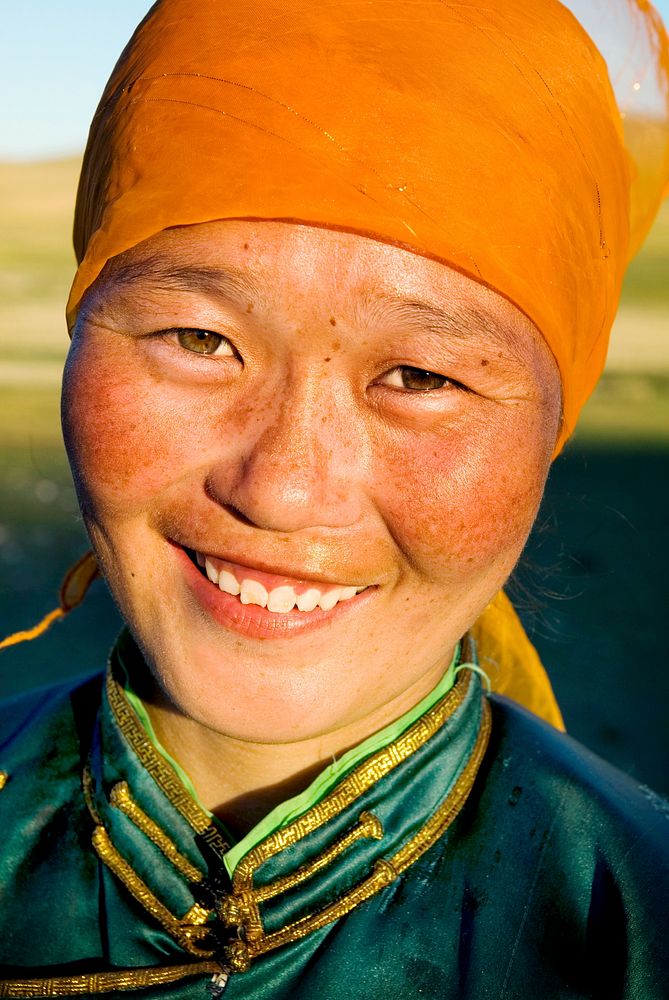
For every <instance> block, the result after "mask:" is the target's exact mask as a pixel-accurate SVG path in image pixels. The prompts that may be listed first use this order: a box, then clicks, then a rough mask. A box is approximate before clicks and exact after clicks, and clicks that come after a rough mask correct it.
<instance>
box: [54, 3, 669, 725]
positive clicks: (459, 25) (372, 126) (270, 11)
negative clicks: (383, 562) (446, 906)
mask: <svg viewBox="0 0 669 1000" xmlns="http://www.w3.org/2000/svg"><path fill="white" fill-rule="evenodd" d="M579 5H580V7H582V8H583V9H587V7H588V0H572V2H571V3H567V4H566V5H563V4H562V3H559V2H558V0H532V2H531V3H530V2H528V0H487V2H486V3H485V4H481V3H480V2H479V0H458V2H457V3H450V2H443V0H332V2H329V3H309V4H307V3H304V2H303V0H300V2H296V0H254V2H252V3H250V2H249V0H225V2H220V0H197V2H196V0H159V2H158V3H157V4H155V6H154V7H153V8H152V10H151V11H150V13H149V14H148V15H147V17H146V18H145V20H144V21H143V22H142V24H141V25H140V27H139V28H138V30H137V31H136V33H135V35H134V36H133V38H132V40H131V41H130V43H129V45H128V46H127V48H126V49H125V51H124V53H123V54H122V56H121V58H120V60H119V63H118V65H117V66H116V69H115V70H114V73H113V75H112V78H111V80H110V82H109V84H108V86H107V88H106V90H105V93H104V95H103V98H102V101H101V104H100V107H99V109H98V111H97V114H96V116H95V119H94V121H93V125H92V128H91V134H90V139H89V143H88V148H87V151H86V156H85V160H84V167H83V173H82V178H81V184H80V188H79V194H78V199H77V212H76V220H75V245H76V251H77V255H78V259H79V261H80V265H79V269H78V271H77V274H76V278H75V281H74V285H73V287H72V292H71V296H70V301H69V305H68V321H69V324H70V326H72V325H73V324H74V322H75V320H76V315H77V309H78V306H79V303H80V302H81V299H82V296H83V295H84V294H85V292H86V289H87V288H88V287H89V286H90V285H91V284H92V283H93V282H94V281H95V279H96V278H97V276H98V275H99V274H100V271H101V270H102V268H103V267H104V264H105V262H106V261H107V260H109V259H110V258H111V257H113V256H115V255H116V254H119V253H121V252H123V251H124V250H127V249H128V248H130V247H132V246H134V245H136V244H137V243H139V242H140V241H142V240H144V239H146V238H147V237H149V236H152V235H154V234H155V233H157V232H159V231H161V230H163V229H165V228H167V227H170V226H177V225H187V224H191V223H197V222H205V221H211V220H214V219H231V218H237V219H239V218H241V219H273V220H288V221H293V222H300V223H305V224H310V225H316V226H327V227H331V228H338V229H343V230H346V231H348V232H352V233H358V234H362V235H365V236H369V237H373V238H374V239H377V240H382V241H386V242H389V243H393V244H396V245H399V246H403V247H406V248H408V249H409V250H411V251H413V252H415V253H417V254H422V255H426V256H429V257H431V258H434V259H437V260H440V261H443V262H445V263H446V264H448V265H449V266H451V267H454V268H457V269H458V270H459V271H461V272H463V273H465V274H466V275H468V276H470V277H472V278H474V279H475V280H476V281H479V282H482V283H484V284H486V285H488V286H490V287H491V288H493V289H494V290H496V291H497V292H499V293H501V294H502V295H504V296H505V297H507V298H508V299H509V300H511V301H512V302H513V303H514V304H515V305H516V306H517V307H518V308H520V309H521V310H522V311H523V312H524V313H525V314H526V315H527V316H528V317H530V319H531V320H532V321H533V322H534V323H535V325H536V326H537V328H538V329H539V330H540V331H541V333H542V335H543V337H544V338H545V340H546V342H547V343H548V345H549V346H550V348H551V350H552V352H553V354H554V356H555V358H556V361H557V363H558V366H559V369H560V373H561V378H562V387H563V408H564V422H563V427H562V430H561V435H560V440H559V442H558V449H559V448H560V447H561V446H562V444H563V442H564V441H565V440H566V438H567V437H568V435H569V434H570V433H571V431H572V430H573V427H574V424H575V422H576V418H577V415H578V412H579V410H580V408H581V406H582V405H583V403H584V401H585V399H586V398H587V396H588V395H589V393H590V392H591V390H592V388H593V386H594V384H595V382H596V380H597V378H598V376H599V374H600V372H601V369H602V367H603V363H604V358H605V354H606V347H607V340H608V335H609V331H610V328H611V324H612V322H613V318H614V315H615V311H616V307H617V304H618V298H619V293H620V289H621V284H622V279H623V274H624V271H625V267H626V264H627V261H628V253H629V247H630V244H631V242H632V243H633V244H634V245H636V244H638V242H639V239H640V235H641V234H642V231H643V230H644V228H647V227H648V225H649V221H650V220H651V219H652V217H653V215H654V213H655V211H656V209H657V206H658V204H659V201H660V197H661V193H662V189H663V188H664V185H665V183H666V179H667V176H668V175H669V141H668V140H667V133H666V119H667V100H668V98H667V80H668V79H669V76H668V73H667V45H666V41H667V40H666V33H664V29H663V28H662V24H661V21H660V20H659V18H658V17H657V15H656V14H655V12H654V11H653V9H652V7H650V5H649V4H648V3H647V0H614V2H612V3H609V4H606V5H605V8H606V17H607V18H609V20H610V19H611V18H612V17H613V14H614V13H616V14H618V15H621V14H623V13H624V14H625V16H627V17H628V19H630V18H631V19H633V20H634V24H635V25H636V28H637V30H638V29H641V30H642V34H643V37H644V38H645V39H646V40H647V41H648V51H649V52H650V53H651V54H652V64H649V65H646V66H645V67H642V68H643V69H644V71H645V74H646V76H645V78H644V80H642V83H641V84H639V87H637V89H639V88H640V87H641V86H642V85H643V87H645V88H646V89H647V85H648V81H649V79H650V80H651V83H652V86H653V88H654V91H653V93H654V94H655V97H656V98H657V97H658V95H659V107H660V115H659V119H658V121H659V122H660V125H659V127H660V132H659V133H658V134H659V135H660V139H659V145H658V150H656V153H655V154H654V159H653V164H654V166H653V170H654V171H655V173H653V171H652V170H651V171H649V170H647V169H646V168H645V167H644V165H643V164H641V165H640V163H639V160H638V158H635V154H634V150H631V145H630V142H629V141H628V143H627V146H626V138H625V134H624V131H623V124H622V121H621V112H620V107H619V105H618V104H617V102H616V96H615V95H614V92H613V89H612V85H611V81H610V79H609V75H608V73H607V65H606V63H605V60H604V58H603V56H602V54H601V52H600V51H599V49H598V48H597V47H596V46H595V44H594V42H593V41H592V38H591V37H590V35H589V34H587V33H586V30H585V29H584V27H583V26H582V25H581V23H579V21H578V20H577V18H576V17H575V16H574V14H573V13H571V12H570V10H569V9H568V6H572V7H574V8H578V7H579ZM590 6H593V5H592V4H590ZM600 6H601V5H600ZM577 12H578V11H577ZM630 23H632V22H631V21H630ZM637 82H638V81H635V82H634V86H635V87H636V86H637ZM614 83H615V81H614ZM662 101H664V105H662ZM656 110H657V109H656ZM654 113H655V112H654ZM649 114H650V112H649ZM663 115H664V117H662V116H663ZM662 128H665V132H662ZM663 136H664V138H663ZM628 138H629V137H628ZM663 143H664V144H663ZM658 164H659V165H658ZM651 175H652V176H651ZM631 192H632V193H631ZM486 614H487V618H486V617H485V616H484V619H483V625H481V623H480V624H479V626H478V631H479V637H480V639H481V645H482V647H483V650H484V652H485V651H486V650H488V653H487V654H486V656H487V661H488V662H489V663H492V664H493V665H496V669H497V671H498V673H499V678H498V681H499V683H497V685H496V686H497V687H499V688H501V689H502V690H506V691H508V692H509V693H511V694H512V695H514V694H515V695H516V696H518V697H519V698H520V700H523V701H525V702H526V703H529V704H530V707H535V708H536V707H537V705H539V706H540V711H542V714H544V715H547V716H548V717H550V718H551V719H552V721H559V713H558V714H556V710H555V711H554V710H553V709H552V708H551V707H550V705H549V702H551V699H550V697H549V695H550V691H549V689H547V688H546V684H547V682H545V683H544V679H543V678H544V675H543V672H542V671H541V668H540V666H536V665H534V661H532V657H531V653H533V651H532V649H531V646H530V645H529V642H528V640H527V639H526V638H525V637H524V633H523V632H522V628H521V627H520V625H519V623H518V622H517V620H516V619H515V616H514V615H513V611H512V609H511V608H510V606H509V605H508V602H506V599H505V598H504V597H503V596H501V597H499V598H498V599H497V601H496V602H495V604H494V605H493V607H492V608H491V609H489V611H488V612H487V613H486ZM500 616H501V617H500ZM486 622H487V623H488V624H485V623H486ZM490 623H492V624H490ZM505 649H506V650H507V651H510V652H509V655H511V654H513V655H511V661H509V655H507V654H506V653H505V652H504V651H505ZM534 655H535V656H536V654H534ZM537 663H538V661H537ZM510 664H511V665H512V666H513V670H514V671H515V673H514V674H513V675H512V674H511V673H510ZM523 664H526V665H527V664H529V666H525V667H523ZM523 669H525V672H526V676H525V679H524V680H523V676H522V674H523ZM510 678H511V680H510ZM519 691H520V692H521V693H520V694H518V692H519ZM547 691H548V693H547ZM537 699H538V701H537ZM551 704H553V703H552V702H551ZM541 706H543V708H541ZM546 706H548V707H546Z"/></svg>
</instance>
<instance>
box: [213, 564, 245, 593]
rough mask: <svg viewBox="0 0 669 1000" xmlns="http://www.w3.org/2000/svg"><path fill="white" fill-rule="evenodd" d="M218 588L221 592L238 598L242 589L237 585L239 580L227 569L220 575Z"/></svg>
mask: <svg viewBox="0 0 669 1000" xmlns="http://www.w3.org/2000/svg"><path fill="white" fill-rule="evenodd" d="M218 587H219V590H222V591H224V592H225V593H226V594H232V596H233V597H236V596H237V594H238V593H239V591H240V590H241V587H240V586H239V584H238V583H237V578H236V577H235V576H233V575H232V573H229V572H228V570H227V569H222V570H221V572H220V573H219V574H218Z"/></svg>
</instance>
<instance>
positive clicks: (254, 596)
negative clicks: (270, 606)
mask: <svg viewBox="0 0 669 1000" xmlns="http://www.w3.org/2000/svg"><path fill="white" fill-rule="evenodd" d="M239 600H240V601H241V602H242V604H257V605H259V607H261V608H266V607H267V591H266V590H265V588H264V587H263V585H262V583H258V581H257V580H242V586H241V590H240V594H239Z"/></svg>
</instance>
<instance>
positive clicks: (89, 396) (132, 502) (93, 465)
mask: <svg viewBox="0 0 669 1000" xmlns="http://www.w3.org/2000/svg"><path fill="white" fill-rule="evenodd" d="M195 412H197V410H195ZM63 417H64V422H63V423H64V432H65V438H66V444H67V449H68V454H69V456H70V461H71V463H72V466H73V471H74V474H75V477H76V479H77V482H78V484H79V486H80V489H83V492H84V497H85V501H86V503H87V505H88V506H89V507H92V508H93V509H100V508H102V509H105V510H114V511H118V512H119V513H121V512H124V513H132V512H133V511H135V510H138V509H142V508H144V507H145V506H146V505H147V504H148V503H149V502H150V501H151V500H152V499H153V498H155V497H156V495H158V494H160V493H161V492H162V491H163V490H164V489H165V488H167V487H169V485H170V484H171V483H172V482H174V481H175V480H176V479H178V478H179V476H180V475H181V474H183V473H184V472H185V471H186V470H188V469H189V468H191V467H192V466H193V464H194V462H195V458H194V456H196V455H197V453H198V447H197V445H198V442H197V433H198V428H199V424H198V421H197V420H196V419H192V417H191V413H190V408H189V407H188V405H187V402H186V400H184V399H183V398H181V399H179V400H176V399H172V398H171V392H170V388H169V387H168V386H161V385H159V384H157V383H156V382H154V381H151V382H150V383H149V382H147V381H146V380H141V379H138V378H137V377H136V376H134V375H133V373H132V372H131V371H124V370H123V369H120V370H119V368H118V367H109V368H106V367H104V366H100V365H97V366H95V368H93V369H88V368H86V366H84V365H82V364H78V365H76V366H74V367H73V368H72V370H71V371H68V373H67V376H66V381H65V384H64V393H63Z"/></svg>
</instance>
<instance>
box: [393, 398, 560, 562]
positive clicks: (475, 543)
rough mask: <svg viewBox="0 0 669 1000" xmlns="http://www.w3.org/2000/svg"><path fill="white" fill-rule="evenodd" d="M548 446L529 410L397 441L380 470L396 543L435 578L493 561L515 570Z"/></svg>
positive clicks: (535, 502) (539, 490) (543, 474)
mask: <svg viewBox="0 0 669 1000" xmlns="http://www.w3.org/2000/svg"><path fill="white" fill-rule="evenodd" d="M550 451H551V438H550V434H547V433H546V429H545V426H544V422H543V420H542V419H540V418H539V417H538V416H537V417H536V418H535V419H533V418H532V416H531V415H527V414H526V415H525V417H524V418H523V419H505V420H503V421H502V422H501V426H500V425H498V424H495V423H492V424H490V423H488V422H486V421H480V422H478V423H477V424H476V425H475V426H471V425H470V426H468V427H467V428H465V429H462V430H453V431H452V432H450V433H449V434H447V435H444V436H439V435H436V434H435V435H429V436H428V435H420V434H416V435H412V436H411V437H410V439H405V440H403V441H402V442H397V443H396V446H395V447H393V448H387V450H386V454H388V455H390V456H391V458H390V460H389V461H388V462H387V463H386V465H385V468H384V470H383V471H382V472H381V473H380V474H378V475H377V482H379V483H383V484H384V488H383V491H382V494H381V495H380V502H381V504H382V505H383V507H384V510H385V517H386V521H387V523H388V524H389V526H391V530H392V533H393V535H394V537H395V541H396V542H397V544H398V545H399V546H400V548H401V549H402V550H403V551H404V552H405V554H406V555H407V557H408V559H409V561H410V562H411V563H412V564H413V565H414V567H415V568H417V569H418V571H419V572H421V573H422V574H423V575H424V576H425V577H426V578H428V579H430V580H441V581H448V580H449V579H451V576H452V574H453V573H457V574H461V573H462V572H463V571H464V570H466V569H467V567H470V568H471V570H472V572H477V571H478V570H479V568H480V567H487V566H491V565H492V564H493V563H494V564H495V566H497V567H504V568H505V569H506V571H507V572H510V570H511V568H512V566H513V565H514V564H515V562H516V560H517V558H518V555H519V553H520V549H521V548H522V546H523V544H524V542H525V539H526V537H527V534H528V532H529V530H530V528H531V526H532V523H533V521H534V517H535V515H536V512H537V508H538V506H539V502H540V500H541V495H542V492H543V486H544V482H545V478H546V475H547V471H548V466H549V460H550Z"/></svg>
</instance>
